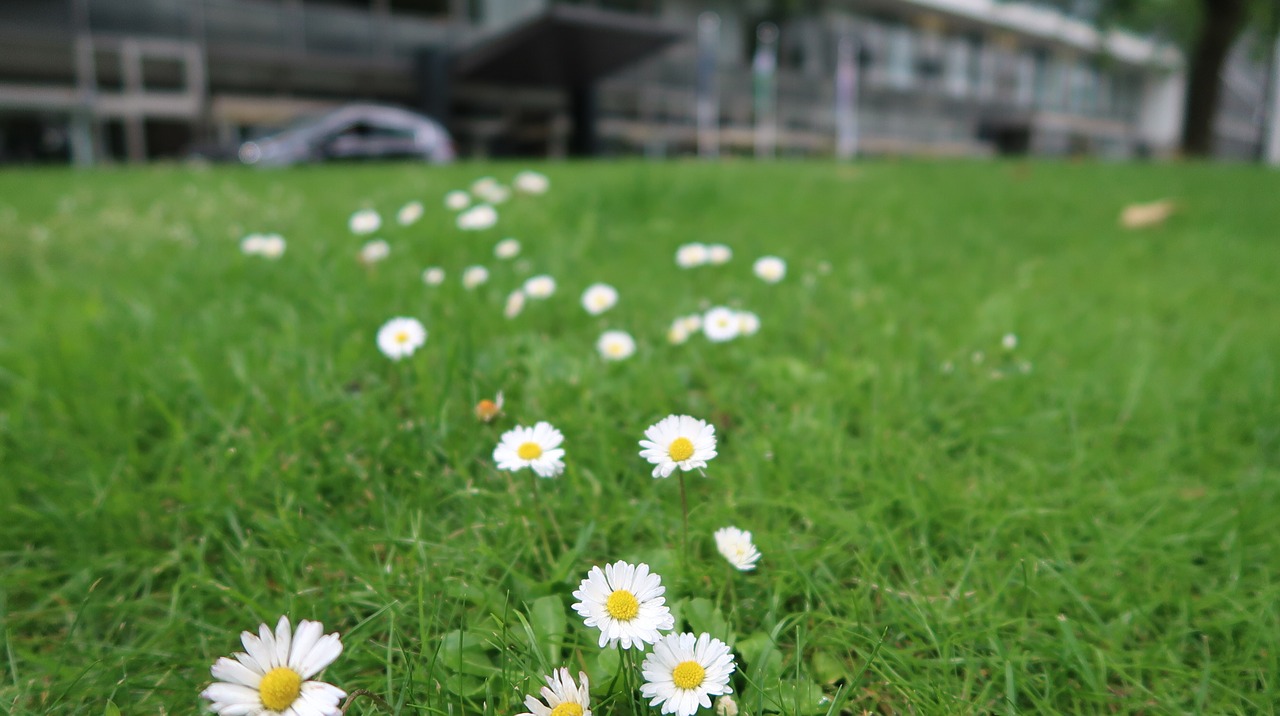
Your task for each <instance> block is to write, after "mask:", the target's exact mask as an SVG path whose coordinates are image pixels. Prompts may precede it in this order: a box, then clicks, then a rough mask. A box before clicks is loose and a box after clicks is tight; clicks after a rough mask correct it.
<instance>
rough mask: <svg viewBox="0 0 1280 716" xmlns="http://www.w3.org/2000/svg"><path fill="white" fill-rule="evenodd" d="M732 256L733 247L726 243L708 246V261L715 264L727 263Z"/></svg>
mask: <svg viewBox="0 0 1280 716" xmlns="http://www.w3.org/2000/svg"><path fill="white" fill-rule="evenodd" d="M731 258H733V249H731V248H729V247H728V246H725V245H724V244H712V245H710V246H708V247H707V262H708V263H710V264H712V265H714V266H719V265H720V264H727V263H729V259H731Z"/></svg>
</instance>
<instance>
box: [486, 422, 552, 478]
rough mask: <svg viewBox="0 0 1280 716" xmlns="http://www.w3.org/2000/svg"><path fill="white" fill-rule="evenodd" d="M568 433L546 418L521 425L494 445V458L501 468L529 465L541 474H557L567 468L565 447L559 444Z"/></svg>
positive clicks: (546, 475)
mask: <svg viewBox="0 0 1280 716" xmlns="http://www.w3.org/2000/svg"><path fill="white" fill-rule="evenodd" d="M563 442H564V435H563V434H562V433H561V432H560V431H559V430H556V429H555V427H553V426H552V425H551V423H548V422H546V421H540V422H538V423H537V424H536V425H534V426H533V427H532V428H526V427H523V426H519V425H517V426H516V427H514V428H512V429H511V430H508V431H507V432H505V433H503V434H502V438H501V440H500V441H499V443H498V445H497V447H495V448H494V449H493V462H494V464H495V465H496V466H497V468H498V469H499V470H509V471H516V470H522V469H524V468H526V467H527V468H529V469H531V470H533V471H534V473H535V474H537V475H538V476H539V477H555V476H557V475H559V474H560V473H562V472H564V454H565V453H564V449H563V448H561V447H559V446H560V444H561V443H563Z"/></svg>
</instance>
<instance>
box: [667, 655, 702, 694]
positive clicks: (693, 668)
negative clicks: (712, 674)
mask: <svg viewBox="0 0 1280 716" xmlns="http://www.w3.org/2000/svg"><path fill="white" fill-rule="evenodd" d="M706 678H707V670H706V669H704V668H702V664H699V663H698V662H696V661H682V662H680V663H679V664H676V668H675V669H672V671H671V680H672V681H674V682H675V684H676V688H677V689H684V690H685V691H688V690H690V689H696V688H698V687H699V686H702V682H703V681H704V680H705V679H706Z"/></svg>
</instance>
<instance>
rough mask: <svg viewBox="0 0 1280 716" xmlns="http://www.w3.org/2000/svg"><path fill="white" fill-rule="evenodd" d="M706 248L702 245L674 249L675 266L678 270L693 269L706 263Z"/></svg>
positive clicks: (688, 245)
mask: <svg viewBox="0 0 1280 716" xmlns="http://www.w3.org/2000/svg"><path fill="white" fill-rule="evenodd" d="M708 253H709V252H708V251H707V247H706V246H705V245H703V244H699V243H696V242H695V243H692V244H685V245H683V246H681V247H680V248H678V249H676V265H677V266H679V267H680V268H686V269H687V268H693V267H694V266H701V265H703V264H705V263H706V262H707V259H708V255H707V254H708Z"/></svg>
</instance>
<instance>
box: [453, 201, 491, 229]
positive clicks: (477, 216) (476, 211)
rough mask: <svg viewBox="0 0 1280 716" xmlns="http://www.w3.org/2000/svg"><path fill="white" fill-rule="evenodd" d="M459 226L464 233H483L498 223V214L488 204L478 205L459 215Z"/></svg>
mask: <svg viewBox="0 0 1280 716" xmlns="http://www.w3.org/2000/svg"><path fill="white" fill-rule="evenodd" d="M456 223H457V225H458V228H459V229H462V230H463V231H483V230H484V229H491V228H493V225H494V224H496V223H498V212H497V210H496V209H494V208H493V207H492V206H489V205H488V204H476V205H475V206H473V207H471V208H470V209H467V210H466V211H464V212H462V213H461V214H458V220H457V222H456Z"/></svg>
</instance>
